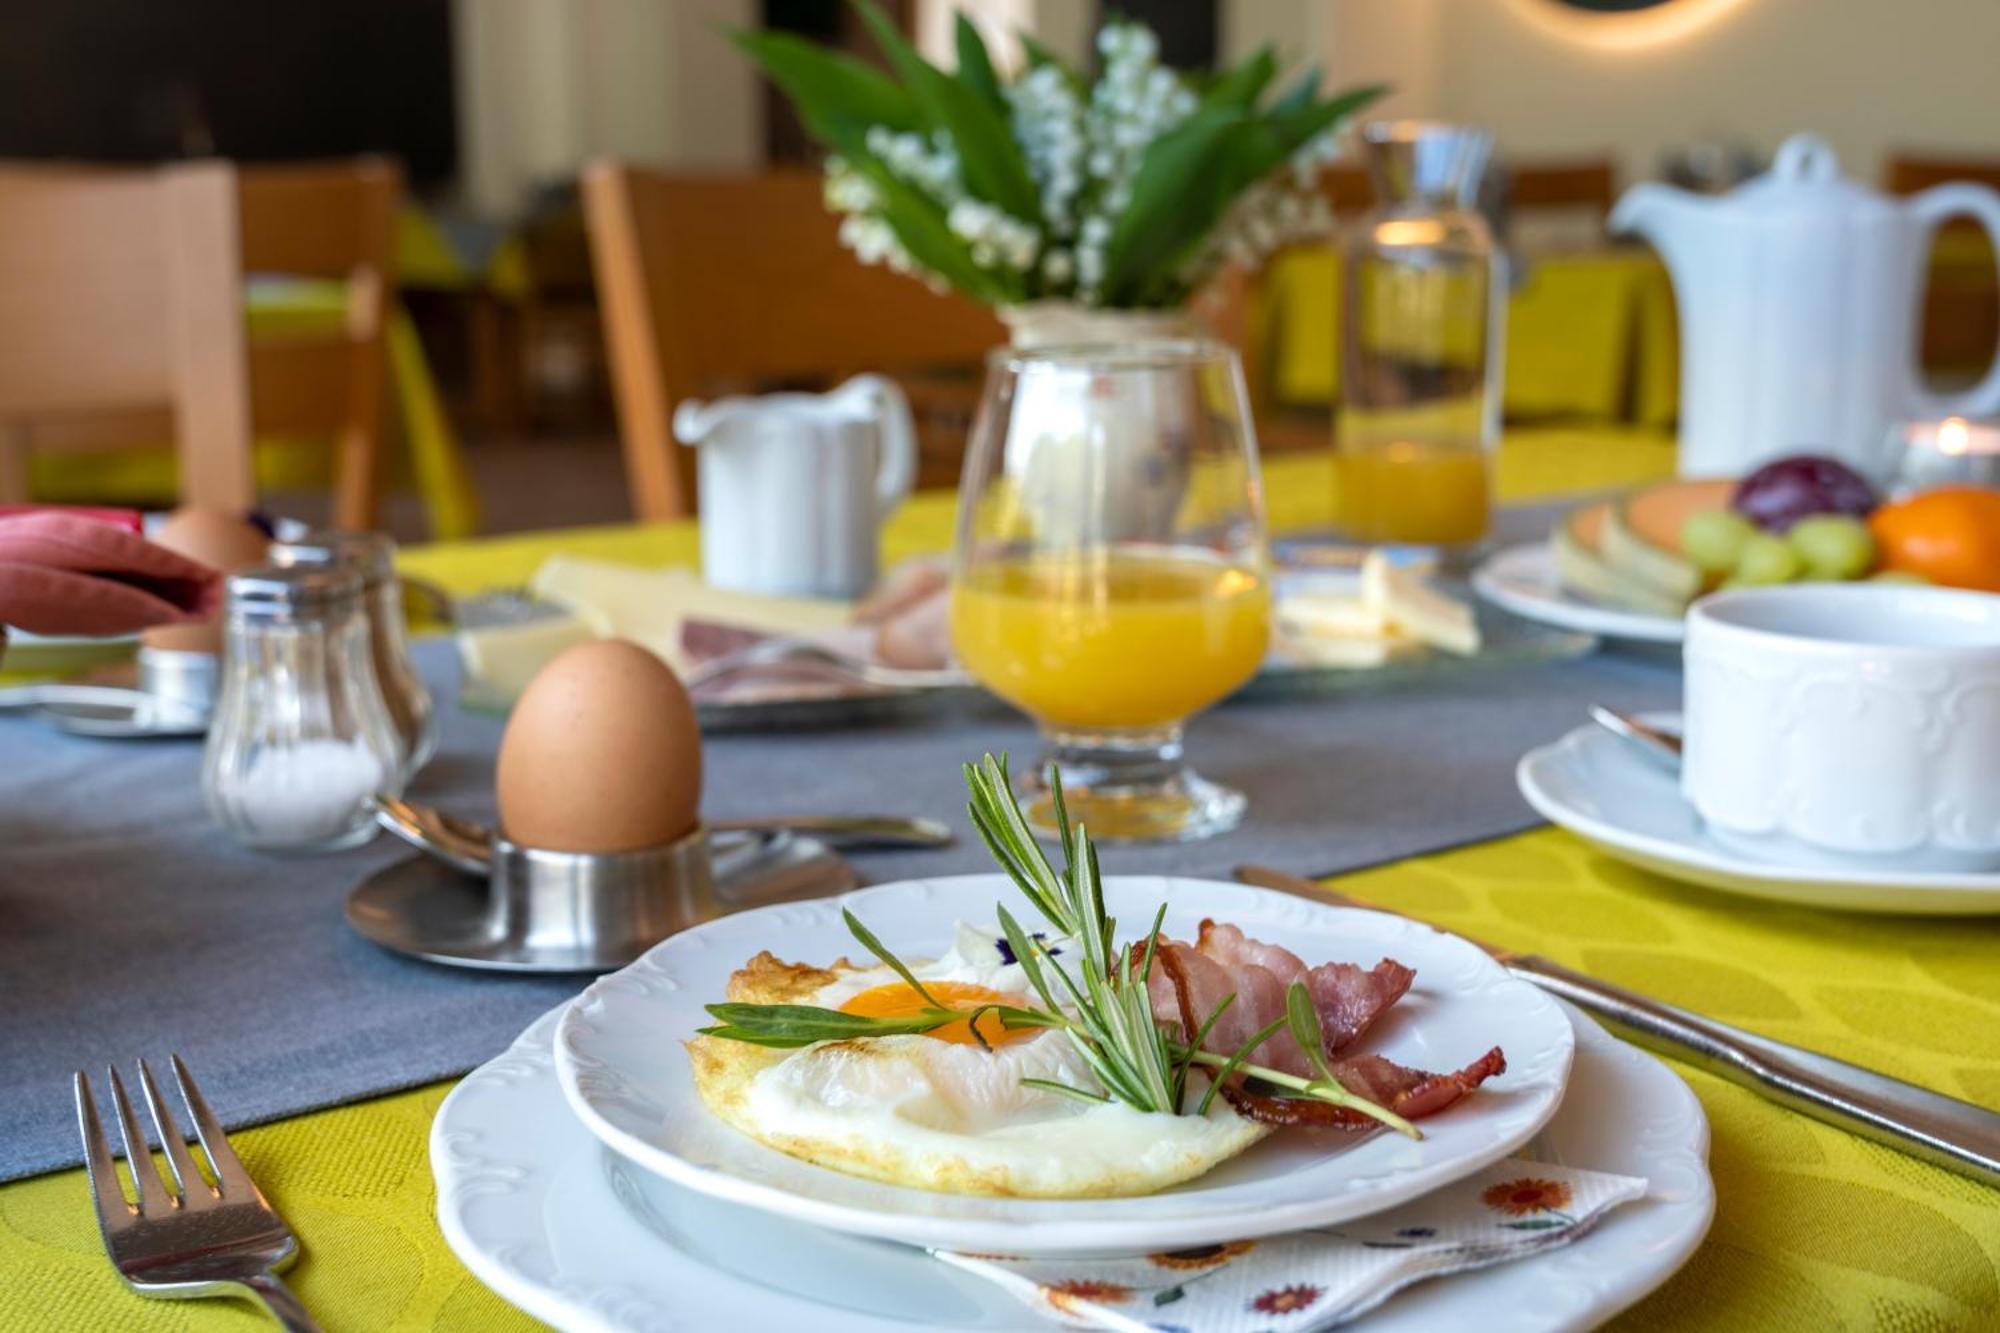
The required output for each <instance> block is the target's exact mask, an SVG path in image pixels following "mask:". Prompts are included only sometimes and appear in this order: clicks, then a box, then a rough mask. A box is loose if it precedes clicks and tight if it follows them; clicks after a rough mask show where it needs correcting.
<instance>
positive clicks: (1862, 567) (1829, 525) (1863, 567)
mask: <svg viewBox="0 0 2000 1333" xmlns="http://www.w3.org/2000/svg"><path fill="white" fill-rule="evenodd" d="M1785 540H1786V541H1787V542H1790V543H1791V546H1792V549H1793V550H1795V551H1797V552H1798V553H1799V556H1800V558H1801V559H1803V560H1804V561H1805V564H1806V573H1807V574H1808V575H1809V576H1810V577H1812V578H1816V579H1858V578H1860V577H1861V576H1862V575H1863V574H1866V573H1867V572H1868V571H1869V570H1871V569H1873V568H1874V567H1875V539H1874V538H1873V537H1872V536H1870V535H1869V533H1868V525H1867V524H1865V523H1863V522H1862V521H1861V520H1860V519H1858V518H1850V517H1848V516H1847V515H1846V514H1814V515H1813V516H1812V517H1810V518H1802V519H1800V520H1799V521H1798V522H1796V523H1794V524H1792V527H1791V531H1789V532H1787V533H1786V534H1785Z"/></svg>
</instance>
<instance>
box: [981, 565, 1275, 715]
mask: <svg viewBox="0 0 2000 1333" xmlns="http://www.w3.org/2000/svg"><path fill="white" fill-rule="evenodd" d="M1270 618H1271V589H1270V584H1269V582H1268V581H1267V580H1266V579H1265V577H1264V575H1263V574H1262V573H1261V572H1260V571H1258V570H1256V569H1254V568H1249V567H1246V566H1244V565H1240V564H1232V563H1230V562H1228V561H1226V560H1223V559H1221V558H1218V557H1214V556H1209V555H1206V554H1201V553H1193V552H1183V551H1173V552H1167V551H1160V552H1149V551H1097V552H1090V553H1078V554H1073V555H1046V556H1030V557H1026V558H1024V559H1021V560H1015V561H1003V562H999V563H995V564H991V565H984V566H980V567H977V568H974V569H973V570H972V571H971V572H970V573H969V574H967V575H966V576H965V577H964V578H963V579H962V580H961V581H960V582H959V584H958V585H957V586H956V587H954V588H953V590H952V596H951V638H952V643H953V645H954V646H955V647H956V648H957V650H958V658H959V661H960V663H961V664H963V665H964V667H965V669H966V670H967V671H970V672H971V673H972V675H973V676H974V677H976V678H977V679H978V680H979V681H980V682H981V683H982V684H984V685H985V686H986V687H987V688H988V689H991V690H992V691H993V692H994V693H995V694H998V695H999V696H1000V697H1001V698H1003V699H1006V700H1007V701H1008V702H1009V703H1012V704H1014V705H1015V706H1017V707H1019V708H1021V709H1022V710H1024V711H1025V712H1027V713H1029V714H1030V715H1032V716H1033V717H1035V718H1036V719H1038V720H1040V721H1042V722H1045V723H1049V724H1052V725H1055V726H1059V727H1072V728H1092V729H1120V728H1132V729H1139V728H1153V727H1163V726H1168V725H1171V724H1173V723H1176V722H1180V721H1182V720H1184V719H1186V718H1187V717H1188V716H1189V715H1191V714H1193V713H1195V712H1197V711H1199V710H1200V709H1203V708H1206V707H1207V706H1208V705H1210V704H1212V703H1214V702H1216V701H1217V700H1218V699H1221V698H1222V697H1223V696H1224V695H1226V694H1228V693H1229V692H1230V691H1231V690H1234V689H1235V688H1236V687H1237V686H1238V685H1241V684H1242V683H1243V682H1244V681H1246V680H1248V679H1250V677H1251V676H1252V675H1253V674H1254V673H1255V672H1256V670H1257V665H1258V663H1260V662H1261V661H1263V659H1264V648H1265V645H1266V642H1267V640H1268V638H1269V634H1270Z"/></svg>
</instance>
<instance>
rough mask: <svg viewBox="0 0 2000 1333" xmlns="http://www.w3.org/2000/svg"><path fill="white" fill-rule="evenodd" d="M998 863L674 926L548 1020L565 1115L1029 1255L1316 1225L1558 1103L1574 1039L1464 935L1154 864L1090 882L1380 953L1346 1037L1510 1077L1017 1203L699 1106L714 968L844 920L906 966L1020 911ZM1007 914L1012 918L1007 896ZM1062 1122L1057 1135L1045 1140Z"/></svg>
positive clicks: (1452, 1168)
mask: <svg viewBox="0 0 2000 1333" xmlns="http://www.w3.org/2000/svg"><path fill="white" fill-rule="evenodd" d="M1020 901H1021V895H1020V890H1019V889H1018V888H1016V887H1015V885H1014V883H1013V881H1012V880H1010V879H1008V878H1007V877H1006V876H1005V875H998V874H992V875H961V876H955V877H951V878H944V879H932V880H906V881H903V882H901V883H896V884H883V885H879V886H877V887H875V888H870V889H862V890H860V891H858V892H855V893H850V894H847V895H845V896H844V897H841V898H835V899H823V900H819V901H815V902H802V903H787V904H782V905H779V906H775V907H766V908H759V909H756V910H753V911H748V912H740V913H737V914H736V915H733V916H727V917H723V918H721V919H719V920H716V921H711V922H708V923H706V924H704V925H701V926H697V927H696V928H694V929H693V930H687V931H683V932H681V933H680V934H678V935H675V936H673V937H672V938H670V939H667V940H666V941H664V942H662V943H660V944H658V945H655V946H654V947H653V948H652V949H650V950H648V951H647V952H646V953H645V955H643V956H642V957H641V958H640V959H639V960H638V961H637V962H635V963H633V964H631V965H630V966H629V967H626V968H624V969H623V970H622V971H619V972H616V973H613V974H612V975H610V976H607V977H604V978H602V979H601V980H599V981H597V982H595V983H593V984H592V985H591V986H590V988H589V989H588V990H586V991H584V993H583V994H582V995H580V996H578V997H577V999H576V1002H575V1003H574V1004H572V1005H571V1006H570V1007H569V1010H568V1012H567V1013H565V1014H564V1015H563V1020H562V1025H561V1027H560V1028H559V1029H558V1030H557V1033H556V1041H555V1050H556V1067H557V1070H558V1072H559V1074H560V1076H561V1078H562V1083H563V1091H564V1093H565V1094H566V1095H567V1096H568V1098H569V1105H570V1109H571V1110H572V1111H573V1112H574V1113H575V1114H576V1117H577V1118H578V1119H579V1120H580V1121H582V1122H583V1124H584V1125H585V1126H586V1127H587V1128H588V1129H589V1130H590V1131H591V1132H592V1133H594V1134H596V1135H597V1137H598V1138H599V1139H600V1140H602V1141H603V1142H604V1143H605V1144H606V1145H607V1146H609V1147H611V1148H613V1149H615V1150H617V1151H618V1152H620V1153H622V1154H623V1155H624V1156H626V1157H628V1158H630V1159H631V1160H632V1161H634V1162H636V1163H637V1164H638V1165H640V1166H641V1167H644V1168H646V1169H647V1170H649V1171H652V1172H655V1173H657V1174H659V1175H661V1176H664V1177H666V1178H667V1179H669V1180H672V1181H674V1182H675V1183H677V1184H680V1185H685V1186H687V1187H689V1188H691V1189H695V1190H699V1191H702V1192H703V1193H707V1194H712V1195H714V1196H716V1197H717V1198H719V1199H722V1200H725V1201H727V1202H730V1203H742V1204H749V1205H752V1206H754V1207H757V1208H761V1209H764V1210H765V1211H766V1212H768V1213H771V1214H772V1215H773V1216H779V1217H787V1218H791V1219H794V1220H797V1221H803V1222H810V1223H812V1224H814V1225H816V1226H823V1227H830V1228H833V1229H835V1230H839V1231H847V1232H852V1233H854V1234H856V1235H862V1236H870V1237H874V1238H876V1239H881V1240H894V1241H901V1242H903V1243H905V1244H909V1245H939V1246H945V1247H948V1248H950V1249H954V1250H975V1251H987V1252H999V1253H1006V1254H1021V1255H1031V1256H1038V1257H1046V1256H1054V1255H1075V1254H1143V1253H1146V1252H1148V1251H1153V1250H1174V1249H1184V1248H1187V1247H1189V1246H1194V1245H1204V1244H1208V1243H1211V1242H1216V1241H1228V1240H1247V1239H1253V1238H1255V1237H1258V1236H1268V1235H1274V1234H1277V1233H1281V1232H1288V1231H1299V1230H1303V1229H1305V1228H1308V1227H1318V1226H1332V1225H1334V1224H1335V1223H1338V1222H1342V1221H1345V1220H1347V1219H1349V1218H1354V1217H1363V1216H1366V1215H1368V1214H1370V1213H1376V1212H1380V1211H1382V1210H1383V1209H1384V1208H1390V1207H1393V1206H1395V1205H1396V1204H1398V1203H1402V1202H1404V1201H1405V1200H1408V1199H1413V1198H1416V1197H1418V1196H1420V1195H1423V1194H1428V1193H1430V1192H1431V1191H1432V1190H1434V1189H1437V1188H1438V1187H1439V1186H1441V1185H1445V1184H1448V1183H1449V1182H1451V1181H1453V1180H1457V1179H1459V1178H1460V1177H1462V1176H1465V1175H1467V1174H1469V1173H1471V1172H1473V1171H1477V1170H1478V1169H1479V1168H1480V1167H1482V1166H1485V1165H1486V1164H1488V1163H1489V1162H1494V1161H1497V1160H1499V1159H1500V1158H1502V1157H1505V1156H1507V1155H1508V1154H1509V1153H1511V1152H1513V1151H1514V1150H1515V1149H1516V1148H1518V1147H1520V1145H1521V1144H1523V1143H1526V1142H1527V1141H1528V1140H1529V1139H1530V1138H1531V1137H1533V1136H1534V1134H1535V1133H1536V1132H1537V1131H1538V1130H1540V1129H1541V1127H1542V1126H1543V1125H1545V1124H1547V1123H1548V1120H1549V1118H1550V1117H1551V1116H1553V1115H1554V1114H1555V1112H1556V1107H1557V1106H1558V1104H1559V1103H1560V1102H1561V1100H1562V1095H1563V1083H1564V1080H1565V1078H1566V1077H1567V1076H1568V1073H1569V1066H1570V1057H1571V1054H1572V1052H1573V1050H1574V1047H1575V1039H1574V1037H1573V1035H1572V1033H1571V1030H1570V1025H1569V1024H1568V1023H1566V1022H1565V1021H1564V1020H1563V1016H1562V1014H1561V1012H1560V1011H1559V1010H1557V1008H1556V1007H1555V1003H1554V1001H1552V1000H1551V999H1550V998H1549V997H1548V996H1547V995H1546V994H1544V993H1543V992H1542V991H1540V990H1538V989H1537V988H1536V987H1534V986H1532V985H1530V984H1528V983H1527V982H1524V981H1522V980H1520V979H1519V978H1518V977H1515V976H1513V975H1512V974H1511V973H1509V972H1508V971H1507V970H1506V969H1504V968H1502V967H1501V966H1500V965H1499V964H1497V963H1495V962H1494V961H1493V959H1492V958H1490V957H1489V956H1488V955H1487V954H1485V953H1484V952H1482V951H1481V950H1480V949H1478V948H1477V947H1475V946H1474V945H1471V944H1468V943H1467V942H1466V941H1464V940H1462V939H1459V938H1458V937H1457V936H1455V935H1447V934H1445V933H1444V932H1442V931H1439V930H1434V929H1432V928H1431V927H1429V926H1426V925H1423V924H1422V923H1420V922H1415V921H1410V920H1408V919H1406V918H1404V917H1398V916H1390V915H1388V914H1386V913H1382V912H1366V911H1359V910H1356V909H1354V908H1350V907H1336V906H1334V905H1333V904H1331V903H1315V902H1308V901H1306V900H1305V899H1302V898H1296V897H1293V896H1291V895H1289V894H1283V893H1272V892H1270V891H1269V890H1265V889H1255V888H1251V887H1249V886H1247V885H1242V884H1230V883H1224V882H1220V881H1215V880H1199V879H1178V878H1167V877H1162V876H1138V875H1130V876H1127V875H1112V876H1107V877H1106V878H1105V880H1104V904H1105V908H1106V910H1107V912H1108V913H1109V914H1110V915H1111V916H1112V917H1114V918H1116V919H1117V920H1120V921H1126V922H1132V921H1150V920H1151V919H1152V917H1153V914H1154V913H1155V912H1156V911H1157V910H1158V908H1159V906H1160V904H1162V903H1165V904H1166V905H1167V915H1166V923H1165V927H1164V929H1165V931H1166V933H1167V934H1168V935H1169V936H1172V937H1174V938H1177V939H1193V938H1194V937H1195V934H1196V931H1197V928H1198V924H1199V922H1200V921H1201V920H1202V919H1203V918H1205V917H1213V918H1214V919H1216V920H1218V921H1228V922H1232V923H1234V924H1236V925H1240V926H1241V927H1243V929H1244V931H1245V932H1246V933H1248V934H1249V935H1251V936H1252V937H1254V938H1257V939H1265V940H1283V941H1284V942H1285V944H1286V946H1287V947H1289V948H1291V949H1293V950H1294V951H1296V952H1297V953H1298V954H1299V955H1300V956H1301V957H1304V958H1310V959H1313V960H1314V961H1319V960H1322V959H1338V960H1342V961H1346V962H1353V963H1359V964H1360V965H1362V966H1363V967H1370V966H1373V965H1374V964H1375V963H1376V962H1377V961H1378V960H1380V959H1383V958H1394V959H1396V960H1398V961H1399V962H1402V963H1405V964H1407V965H1408V966H1410V967H1412V968H1414V969H1416V984H1415V985H1414V986H1413V987H1411V989H1410V993H1409V994H1408V995H1407V996H1405V997H1404V998H1403V999H1402V1000H1401V1001H1400V1002H1399V1003H1398V1004H1397V1005H1396V1006H1395V1007H1394V1008H1392V1009H1391V1010H1389V1011H1388V1013H1387V1014H1385V1015H1384V1016H1383V1018H1382V1019H1381V1021H1380V1022H1378V1023H1377V1024H1375V1026H1374V1027H1373V1028H1371V1029H1370V1031H1369V1033H1368V1035H1367V1037H1366V1039H1365V1040H1364V1041H1363V1042H1362V1043H1361V1044H1360V1047H1359V1049H1361V1050H1364V1051H1367V1052H1370V1053H1376V1054H1381V1055H1385V1056H1387V1057H1388V1058H1390V1059H1391V1060H1395V1061H1398V1062H1400V1063H1403V1064H1407V1065H1412V1066H1415V1067H1417V1068H1421V1069H1435V1070H1449V1069H1458V1068H1461V1067H1463V1066H1464V1065H1467V1064H1469V1063H1471V1062H1472V1061H1474V1060H1476V1059H1478V1058H1479V1057H1480V1056H1482V1055H1484V1054H1485V1053H1486V1052H1487V1051H1488V1050H1490V1049H1491V1048H1492V1047H1495V1046H1499V1047H1501V1048H1502V1049H1503V1050H1504V1051H1505V1052H1506V1057H1507V1069H1506V1072H1505V1073H1503V1074H1500V1075H1497V1076H1496V1077H1494V1078H1492V1079H1489V1080H1488V1081H1487V1082H1486V1083H1484V1084H1482V1085H1481V1086H1480V1088H1479V1090H1478V1091H1477V1092H1476V1093H1474V1094H1473V1095H1471V1096H1469V1097H1467V1098H1465V1099H1464V1100H1463V1101H1460V1102H1458V1103H1457V1104H1455V1105H1453V1106H1452V1107H1450V1108H1449V1109H1447V1110H1445V1111H1443V1112H1440V1113H1439V1114H1437V1115H1435V1116H1431V1117H1429V1118H1427V1119H1425V1120H1424V1121H1423V1124H1422V1128H1423V1131H1424V1137H1423V1139H1422V1140H1421V1141H1419V1142H1412V1141H1410V1140H1409V1139H1405V1138H1403V1137H1401V1136H1399V1135H1394V1134H1372V1135H1361V1136H1354V1137H1351V1138H1348V1139H1344V1140H1342V1141H1340V1142H1338V1143H1337V1144H1335V1145H1334V1146H1333V1147H1331V1148H1329V1146H1328V1145H1327V1144H1326V1143H1325V1142H1323V1141H1315V1139H1316V1136H1310V1135H1300V1134H1273V1135H1271V1136H1270V1137H1269V1138H1266V1139H1264V1140H1263V1141H1262V1142H1260V1143H1258V1144H1256V1145H1255V1146H1254V1147H1252V1148H1250V1149H1249V1150H1248V1151H1247V1152H1244V1153H1243V1154H1241V1155H1240V1156H1237V1157H1234V1158H1231V1159H1230V1160H1229V1161H1227V1162H1224V1163H1223V1164H1222V1165H1221V1166H1218V1167H1217V1168H1215V1169H1214V1170H1212V1171H1210V1172H1208V1173H1207V1174H1205V1175H1203V1176H1201V1177H1199V1178H1198V1179H1195V1180H1192V1181H1189V1182H1188V1183H1186V1184H1184V1185H1180V1186H1177V1187H1175V1188H1173V1189H1168V1190H1162V1191H1160V1192H1158V1193H1155V1194H1148V1195H1143V1196H1138V1197H1124V1198H1105V1199H1016V1198H988V1197H981V1196H975V1195H965V1194H943V1193H938V1192H936V1191H932V1190H923V1189H912V1188H907V1187H904V1186H897V1185H886V1184H881V1183H879V1182H876V1181H872V1180H863V1179H861V1178H860V1177H858V1176H851V1175H847V1174H845V1173H843V1172H839V1171H832V1170H829V1169H827V1168H825V1167H822V1166H815V1165H813V1164H812V1163H810V1162H805V1161H801V1160H799V1159H798V1158H795V1157H790V1156H787V1155H786V1154H784V1153H782V1152H779V1151H777V1150H776V1149H774V1148H770V1147H767V1146H765V1145H764V1144H762V1143H759V1142H757V1141H756V1140H755V1139H752V1138H750V1137H749V1136H748V1135H746V1134H743V1133H741V1132H740V1131H738V1130H736V1129H734V1128H733V1127H731V1126H730V1125H728V1124H726V1123H724V1122H723V1121H722V1120H720V1119H718V1118H717V1117H716V1116H714V1115H712V1114H710V1112H709V1111H708V1109H707V1107H706V1106H704V1105H703V1103H702V1101H701V1098H700V1096H699V1095H698V1094H697V1093H696V1092H695V1088H694V1078H693V1072H692V1070H691V1068H690V1066H689V1063H688V1058H687V1053H686V1052H685V1051H684V1050H683V1049H682V1047H681V1043H682V1042H683V1041H686V1040H687V1039H688V1038H690V1037H692V1036H693V1035H694V1034H695V1032H696V1030H697V1029H699V1028H702V1027H705V1026H707V1025H708V1024H710V1023H712V1022H714V1019H712V1018H711V1017H710V1016H709V1015H708V1014H707V1012H706V1011H705V1009H704V1006H705V1005H707V1004H711V1003H714V1002H717V1001H719V1000H721V999H722V998H723V997H724V996H725V995H726V994H727V989H728V983H729V977H730V974H731V973H732V972H733V971H735V970H736V969H737V968H740V967H741V966H743V964H744V962H745V961H747V960H748V959H749V958H750V957H752V956H753V955H755V954H757V953H758V952H760V951H761V950H763V949H766V948H776V949H778V950H781V951H782V952H783V954H784V956H785V957H787V958H789V959H794V960H798V961H803V962H814V963H818V962H825V961H827V960H830V959H834V958H838V957H840V956H842V955H844V954H852V953H855V952H856V951H857V950H856V946H855V941H854V937H853V936H852V935H851V934H850V933H849V932H848V929H847V927H846V925H845V924H844V922H843V920H842V918H841V912H842V910H843V909H851V910H852V911H853V912H854V914H855V916H857V917H859V918H860V919H861V920H862V921H864V922H865V923H866V924H867V925H868V927H869V928H870V929H871V930H873V931H874V932H875V933H876V935H877V936H879V937H880V938H881V940H882V941H883V943H885V944H886V945H888V947H889V948H890V949H891V950H893V951H895V952H897V953H899V954H901V955H903V956H905V957H909V958H929V957H936V956H937V955H938V954H940V953H943V952H945V950H946V949H947V948H949V947H950V944H951V941H952V939H953V936H954V932H955V927H956V925H957V923H958V922H959V921H961V920H963V921H968V922H971V923H973V924H983V923H986V922H990V921H992V920H993V919H994V904H995V903H996V902H1006V903H1008V904H1009V905H1010V906H1013V905H1016V904H1018V903H1020ZM1024 910H1025V909H1024ZM1056 1132H1060V1131H1056Z"/></svg>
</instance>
